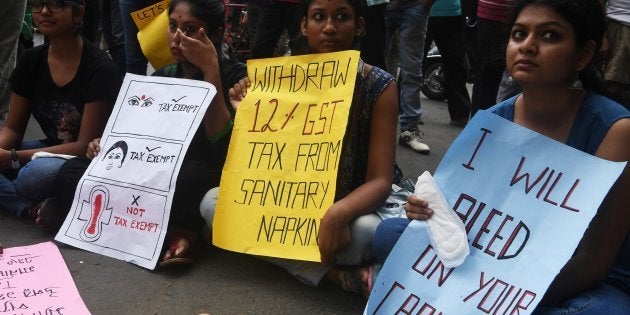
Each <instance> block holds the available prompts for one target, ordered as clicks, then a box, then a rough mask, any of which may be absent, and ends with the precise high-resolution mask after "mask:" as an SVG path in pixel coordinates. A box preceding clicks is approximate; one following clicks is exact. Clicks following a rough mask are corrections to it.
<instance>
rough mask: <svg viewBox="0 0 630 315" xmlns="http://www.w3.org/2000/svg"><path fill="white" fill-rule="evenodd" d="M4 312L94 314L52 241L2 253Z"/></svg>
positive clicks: (0, 279)
mask: <svg viewBox="0 0 630 315" xmlns="http://www.w3.org/2000/svg"><path fill="white" fill-rule="evenodd" d="M0 314H46V315H62V314H90V312H89V311H88V309H87V307H86V306H85V303H84V302H83V300H82V299H81V296H80V295H79V291H77V287H76V286H75V285H74V282H73V280H72V276H71V275H70V271H68V267H66V264H65V262H64V261H63V257H62V256H61V253H60V252H59V249H58V248H57V246H56V245H55V244H53V243H52V242H46V243H41V244H36V245H31V246H24V247H12V248H6V249H4V253H2V254H0Z"/></svg>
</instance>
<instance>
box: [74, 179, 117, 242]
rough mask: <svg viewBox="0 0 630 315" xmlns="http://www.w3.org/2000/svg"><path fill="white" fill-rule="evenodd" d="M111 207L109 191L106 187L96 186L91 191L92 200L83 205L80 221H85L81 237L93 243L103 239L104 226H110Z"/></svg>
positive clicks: (84, 202)
mask: <svg viewBox="0 0 630 315" xmlns="http://www.w3.org/2000/svg"><path fill="white" fill-rule="evenodd" d="M108 206H109V190H107V188H106V187H105V186H101V185H98V186H95V187H93V188H92V190H91V191H90V200H84V201H83V202H82V203H81V212H80V213H79V217H78V220H80V221H85V223H84V224H83V228H81V233H80V235H79V237H81V239H82V240H84V241H88V242H93V241H96V240H98V239H99V238H100V237H101V232H102V225H107V224H109V221H110V220H111V217H112V208H111V207H110V208H108Z"/></svg>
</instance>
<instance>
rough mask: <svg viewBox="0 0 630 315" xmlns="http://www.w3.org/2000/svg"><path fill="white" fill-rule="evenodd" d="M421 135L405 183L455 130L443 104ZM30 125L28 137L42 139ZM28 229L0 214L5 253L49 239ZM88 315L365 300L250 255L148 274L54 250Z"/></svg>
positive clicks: (427, 113) (304, 310) (354, 307)
mask: <svg viewBox="0 0 630 315" xmlns="http://www.w3.org/2000/svg"><path fill="white" fill-rule="evenodd" d="M424 100H425V102H424V103H423V108H424V115H423V116H424V117H423V118H424V121H425V125H424V126H423V130H424V132H425V138H426V142H427V144H429V146H430V147H431V149H432V151H431V154H429V155H420V154H418V153H415V152H413V151H412V150H411V149H408V148H406V147H403V146H401V145H399V146H398V149H397V162H398V164H399V166H400V167H401V168H402V170H403V172H404V175H405V177H409V178H417V176H418V175H419V174H421V173H422V172H423V171H425V170H429V171H431V172H433V171H434V170H435V168H436V167H437V165H438V163H439V161H440V158H441V157H442V155H443V154H444V152H445V151H446V149H447V148H448V146H449V145H450V144H451V142H452V141H453V139H454V138H455V137H456V136H457V134H458V133H459V132H460V131H461V128H458V127H453V126H450V125H449V124H448V123H449V117H448V111H447V107H446V104H445V103H443V102H435V101H430V100H427V99H424ZM40 136H41V131H39V130H38V127H37V125H36V124H33V123H31V124H29V128H28V134H27V137H40ZM53 237H54V235H51V234H46V233H44V232H42V231H41V230H40V229H39V228H38V227H37V226H35V225H34V224H33V223H26V222H24V221H21V220H18V219H16V218H14V217H12V216H10V215H8V214H7V213H4V212H1V211H0V242H2V244H3V245H4V247H5V248H7V247H14V246H25V245H31V244H36V243H40V242H46V241H50V240H52V239H53ZM57 245H58V246H59V248H60V250H61V253H62V255H63V258H64V260H65V262H66V264H67V266H68V269H69V270H70V272H71V274H72V277H73V279H74V281H75V283H76V286H77V288H78V290H79V292H80V294H81V297H82V298H83V300H84V301H85V303H86V305H87V307H88V308H89V309H90V311H91V312H92V313H93V314H200V313H205V314H248V313H253V314H361V313H362V311H363V308H364V305H365V302H366V300H365V299H364V298H363V297H360V296H358V295H356V294H352V293H347V292H344V291H342V290H341V289H339V288H337V287H335V286H333V285H331V284H323V285H321V286H320V287H317V288H312V287H308V286H306V285H304V284H302V283H300V282H299V281H297V280H295V279H294V278H292V277H291V276H290V275H288V274H287V273H286V272H285V271H284V270H282V269H280V268H278V267H276V266H274V265H271V264H269V263H267V262H265V261H263V260H261V259H258V258H256V257H253V256H249V255H244V254H237V253H232V252H228V251H224V250H221V249H219V248H216V247H212V246H210V245H208V246H205V247H204V248H202V249H201V250H200V251H199V252H198V253H197V256H196V262H195V264H194V266H192V267H185V268H182V267H175V268H171V269H166V270H158V271H150V270H146V269H144V268H141V267H138V266H136V265H132V264H129V263H125V262H123V261H119V260H116V259H112V258H108V257H105V256H101V255H98V254H94V253H91V252H87V251H83V250H79V249H75V248H72V247H70V246H67V245H64V244H57Z"/></svg>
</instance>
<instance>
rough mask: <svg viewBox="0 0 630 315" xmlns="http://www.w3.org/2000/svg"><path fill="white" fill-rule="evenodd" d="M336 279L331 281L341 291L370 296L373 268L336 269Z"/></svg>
mask: <svg viewBox="0 0 630 315" xmlns="http://www.w3.org/2000/svg"><path fill="white" fill-rule="evenodd" d="M335 270H336V271H333V272H336V273H337V279H334V278H333V279H332V281H333V282H335V283H337V284H338V285H339V286H340V287H341V289H343V290H344V291H348V292H354V293H361V294H362V295H363V296H365V297H368V296H370V292H372V287H373V284H374V267H373V266H364V267H358V268H354V269H337V268H335Z"/></svg>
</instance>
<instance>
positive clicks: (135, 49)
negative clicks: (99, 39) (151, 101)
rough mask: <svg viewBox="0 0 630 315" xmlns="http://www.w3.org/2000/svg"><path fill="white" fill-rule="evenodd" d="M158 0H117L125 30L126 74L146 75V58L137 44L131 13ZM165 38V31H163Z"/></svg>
mask: <svg viewBox="0 0 630 315" xmlns="http://www.w3.org/2000/svg"><path fill="white" fill-rule="evenodd" d="M157 2H159V1H158V0H119V2H118V5H119V7H120V14H121V15H122V24H123V28H124V30H125V56H126V59H127V72H129V73H133V74H141V75H146V74H147V58H146V57H145V56H144V54H143V53H142V49H141V48H140V43H139V42H138V37H137V35H138V27H136V24H135V23H134V22H133V19H132V18H131V15H129V14H130V13H131V12H134V11H137V10H140V9H142V8H145V7H148V6H150V5H152V4H154V3H157ZM164 36H166V30H164Z"/></svg>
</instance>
